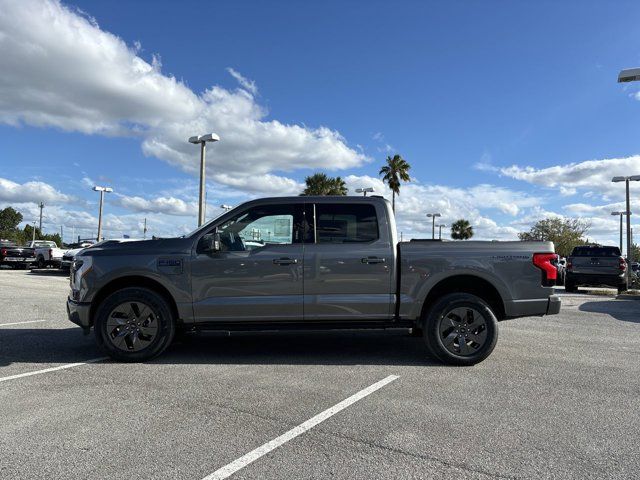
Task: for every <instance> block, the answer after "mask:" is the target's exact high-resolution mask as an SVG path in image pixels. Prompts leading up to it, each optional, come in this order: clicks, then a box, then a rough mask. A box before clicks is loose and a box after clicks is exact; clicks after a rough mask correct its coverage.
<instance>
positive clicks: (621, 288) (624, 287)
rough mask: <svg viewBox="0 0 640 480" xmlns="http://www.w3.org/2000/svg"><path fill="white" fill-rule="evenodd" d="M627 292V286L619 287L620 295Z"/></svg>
mask: <svg viewBox="0 0 640 480" xmlns="http://www.w3.org/2000/svg"><path fill="white" fill-rule="evenodd" d="M626 291H627V286H626V285H618V295H620V294H621V293H624V292H626Z"/></svg>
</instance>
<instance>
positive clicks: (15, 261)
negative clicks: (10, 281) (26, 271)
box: [0, 257, 36, 265]
mask: <svg viewBox="0 0 640 480" xmlns="http://www.w3.org/2000/svg"><path fill="white" fill-rule="evenodd" d="M35 261H36V259H35V258H34V257H7V258H3V259H2V260H0V265H25V264H26V265H31V264H32V263H33V262H35Z"/></svg>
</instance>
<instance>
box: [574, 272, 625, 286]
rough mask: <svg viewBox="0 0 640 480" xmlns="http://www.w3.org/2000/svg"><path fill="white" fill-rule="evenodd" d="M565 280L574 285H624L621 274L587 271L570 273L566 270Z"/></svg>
mask: <svg viewBox="0 0 640 480" xmlns="http://www.w3.org/2000/svg"><path fill="white" fill-rule="evenodd" d="M565 282H571V283H573V284H575V285H588V286H591V287H594V286H598V285H611V286H614V287H617V286H618V285H626V282H625V276H624V274H623V275H598V274H589V273H570V272H567V276H566V280H565Z"/></svg>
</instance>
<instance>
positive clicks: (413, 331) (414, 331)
mask: <svg viewBox="0 0 640 480" xmlns="http://www.w3.org/2000/svg"><path fill="white" fill-rule="evenodd" d="M423 335H424V331H423V330H422V329H421V328H420V327H413V328H410V329H409V336H410V337H414V338H418V337H422V336H423Z"/></svg>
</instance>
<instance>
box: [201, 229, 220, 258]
mask: <svg viewBox="0 0 640 480" xmlns="http://www.w3.org/2000/svg"><path fill="white" fill-rule="evenodd" d="M202 251H204V252H207V253H214V252H219V251H220V234H219V233H218V232H217V231H215V232H213V233H207V234H206V235H205V236H204V237H202Z"/></svg>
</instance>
